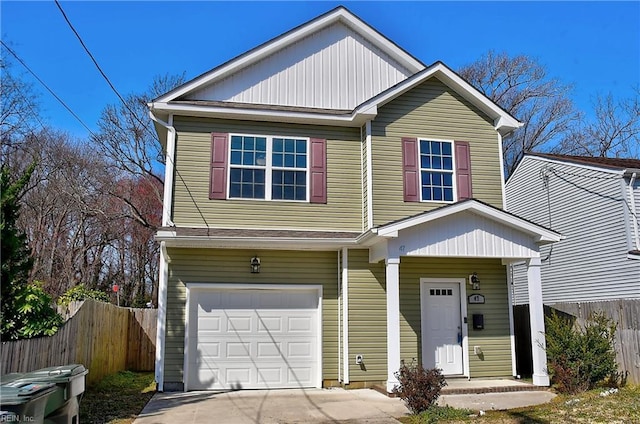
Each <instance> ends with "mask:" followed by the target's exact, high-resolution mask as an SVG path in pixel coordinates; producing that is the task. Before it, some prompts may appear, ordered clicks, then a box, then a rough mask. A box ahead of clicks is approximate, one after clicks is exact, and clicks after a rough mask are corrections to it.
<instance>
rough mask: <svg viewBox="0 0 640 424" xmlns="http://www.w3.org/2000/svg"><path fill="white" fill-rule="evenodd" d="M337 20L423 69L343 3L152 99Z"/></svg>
mask: <svg viewBox="0 0 640 424" xmlns="http://www.w3.org/2000/svg"><path fill="white" fill-rule="evenodd" d="M336 22H342V23H344V24H345V25H347V26H348V27H349V28H351V29H353V30H354V31H356V32H357V33H359V34H361V35H362V36H363V37H364V38H365V39H367V40H369V41H371V42H372V43H373V44H374V45H376V46H377V47H379V48H380V49H381V50H382V51H383V52H384V53H386V54H388V55H389V56H390V57H391V58H393V59H395V60H397V61H398V63H400V64H401V65H403V66H405V67H406V68H407V69H409V70H410V71H411V72H418V71H420V70H422V69H424V68H425V65H424V64H423V63H422V62H420V61H419V60H418V59H416V58H415V57H413V56H412V55H411V54H409V53H408V52H407V51H405V50H404V49H402V48H400V47H399V46H398V45H397V44H395V43H394V42H393V41H391V40H390V39H388V38H387V37H385V36H384V35H382V34H381V33H380V32H378V31H377V30H376V29H374V28H373V27H371V26H370V25H368V24H367V23H365V22H364V21H363V20H362V19H360V18H358V17H357V16H356V15H354V14H353V13H352V12H350V11H349V10H348V9H346V8H345V7H344V6H338V7H336V8H335V9H333V10H330V11H329V12H327V13H325V14H323V15H320V16H318V17H316V18H314V19H312V20H310V21H308V22H306V23H304V24H302V25H300V26H298V27H296V28H293V29H292V30H289V31H287V32H285V33H284V34H281V35H279V36H277V37H275V38H273V39H271V40H269V41H267V42H266V43H263V44H261V45H259V46H257V47H255V48H253V49H251V50H249V51H247V52H245V53H243V54H241V55H239V56H237V57H235V58H233V59H231V60H229V61H227V62H225V63H223V64H222V65H220V66H218V67H216V68H213V69H212V70H210V71H208V72H205V73H204V74H202V75H200V76H198V77H196V78H194V79H192V80H191V81H189V82H187V83H185V84H183V85H181V86H179V87H176V88H175V89H173V90H171V91H169V92H168V93H166V94H163V95H162V96H160V97H158V98H156V99H155V100H153V102H169V101H171V100H175V99H176V98H178V97H181V96H184V95H185V94H188V93H190V92H192V91H194V90H197V89H198V88H200V87H202V86H204V85H207V84H210V83H212V82H213V81H215V80H218V79H222V78H224V77H226V76H228V75H229V74H232V73H234V72H236V71H238V70H239V69H240V68H244V67H246V66H249V65H251V64H253V63H256V62H258V61H259V60H261V59H263V58H265V57H267V56H269V55H272V54H274V53H275V52H277V51H279V50H281V49H283V48H285V47H286V46H289V45H292V44H294V43H296V42H298V41H300V40H301V39H303V38H304V37H307V36H308V35H310V34H312V33H314V32H316V31H318V30H320V29H322V28H325V27H328V26H329V25H331V24H333V23H336Z"/></svg>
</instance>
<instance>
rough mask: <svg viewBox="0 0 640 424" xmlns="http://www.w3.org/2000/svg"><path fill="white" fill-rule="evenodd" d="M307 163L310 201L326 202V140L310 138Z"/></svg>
mask: <svg viewBox="0 0 640 424" xmlns="http://www.w3.org/2000/svg"><path fill="white" fill-rule="evenodd" d="M310 153H311V154H310V158H309V164H310V165H311V166H310V172H311V176H310V181H311V196H310V198H309V201H310V202H311V203H327V140H323V139H319V138H312V139H311V152H310Z"/></svg>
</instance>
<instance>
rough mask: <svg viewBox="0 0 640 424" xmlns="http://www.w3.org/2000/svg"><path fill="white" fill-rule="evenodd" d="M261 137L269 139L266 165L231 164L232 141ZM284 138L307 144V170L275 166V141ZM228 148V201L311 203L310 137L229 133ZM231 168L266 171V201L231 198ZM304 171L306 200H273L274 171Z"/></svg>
mask: <svg viewBox="0 0 640 424" xmlns="http://www.w3.org/2000/svg"><path fill="white" fill-rule="evenodd" d="M234 136H237V137H256V138H258V137H260V138H266V139H267V153H266V158H265V159H266V163H265V164H264V165H234V164H232V163H231V144H232V143H231V139H232V138H233V137H234ZM275 138H282V139H294V140H304V141H305V142H306V143H307V161H306V162H307V166H306V167H305V168H287V167H282V166H273V139H275ZM228 144H229V145H228V147H227V187H226V189H227V200H240V201H251V200H255V201H259V202H264V201H269V202H296V203H309V198H310V196H311V187H310V183H311V177H310V174H311V172H310V166H311V161H310V158H311V151H310V148H311V139H310V138H309V137H298V136H291V135H265V134H242V133H229V143H228ZM231 168H241V169H264V171H265V175H264V186H265V187H264V199H254V198H247V197H231ZM274 170H275V171H304V172H306V178H305V181H306V182H305V184H306V195H305V199H304V200H295V199H273V197H272V181H273V178H272V175H273V171H274Z"/></svg>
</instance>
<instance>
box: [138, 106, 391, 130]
mask: <svg viewBox="0 0 640 424" xmlns="http://www.w3.org/2000/svg"><path fill="white" fill-rule="evenodd" d="M149 108H150V110H151V111H152V112H153V113H156V112H158V113H159V114H164V115H170V114H173V115H183V116H196V117H203V118H221V119H240V120H257V121H270V122H288V123H302V124H317V125H336V126H344V127H358V126H361V125H363V124H364V123H365V122H366V121H368V120H371V119H373V118H375V116H376V115H377V113H378V111H377V108H375V107H371V108H368V109H366V110H359V111H353V112H351V113H348V114H344V115H335V114H328V113H315V112H314V113H311V112H303V111H299V112H298V111H280V110H272V109H255V108H251V109H247V108H238V107H233V108H232V107H223V106H200V105H186V104H175V103H174V104H170V103H166V102H154V103H151V104H150V105H149Z"/></svg>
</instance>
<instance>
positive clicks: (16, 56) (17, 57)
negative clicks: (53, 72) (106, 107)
mask: <svg viewBox="0 0 640 424" xmlns="http://www.w3.org/2000/svg"><path fill="white" fill-rule="evenodd" d="M0 43H2V46H3V47H4V48H5V49H7V51H8V52H9V53H10V54H11V55H12V56H13V57H14V58H15V59H16V60H17V61H18V62H19V63H20V64H21V65H22V66H23V67H24V68H25V69H26V70H27V71H28V72H29V73H30V74H31V75H33V77H34V78H35V79H36V80H37V81H38V82H39V83H40V84H42V86H43V87H44V88H46V89H47V91H48V92H49V93H51V95H52V96H53V97H54V98H55V99H56V100H57V101H58V102H59V103H60V104H61V105H62V106H64V108H65V109H67V111H68V112H69V113H70V114H71V115H72V116H73V117H74V118H75V119H76V120H77V121H78V122H80V124H81V125H82V126H83V127H84V128H85V129H86V130H87V131H89V134H91V135H92V136H94V137H95V134H94V133H93V131H91V128H89V126H88V125H87V124H85V123H84V121H83V120H82V119H81V118H80V117H79V116H78V115H77V114H76V113H75V112H74V111H73V110H72V109H71V107H69V105H67V104H66V103H65V102H64V100H62V99H61V98H60V96H58V95H57V94H56V93H55V91H53V89H51V87H49V86H48V85H47V84H46V83H45V82H44V81H43V80H42V79H41V78H40V77H39V76H38V75H37V74H36V73H35V72H34V71H33V70H32V69H31V68H30V67H29V66H28V65H27V64H26V63H25V61H24V60H22V59H21V58H20V56H18V54H17V53H16V52H15V51H13V50H12V49H11V47H9V46H8V45H7V44H6V43H5V42H4V41H2V40H0ZM34 116H35V114H34ZM36 119H37V120H38V122H39V123H40V126H42V128H43V129H45V126H44V124H43V123H42V122H41V121H40V118H38V117H37V116H36Z"/></svg>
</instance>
